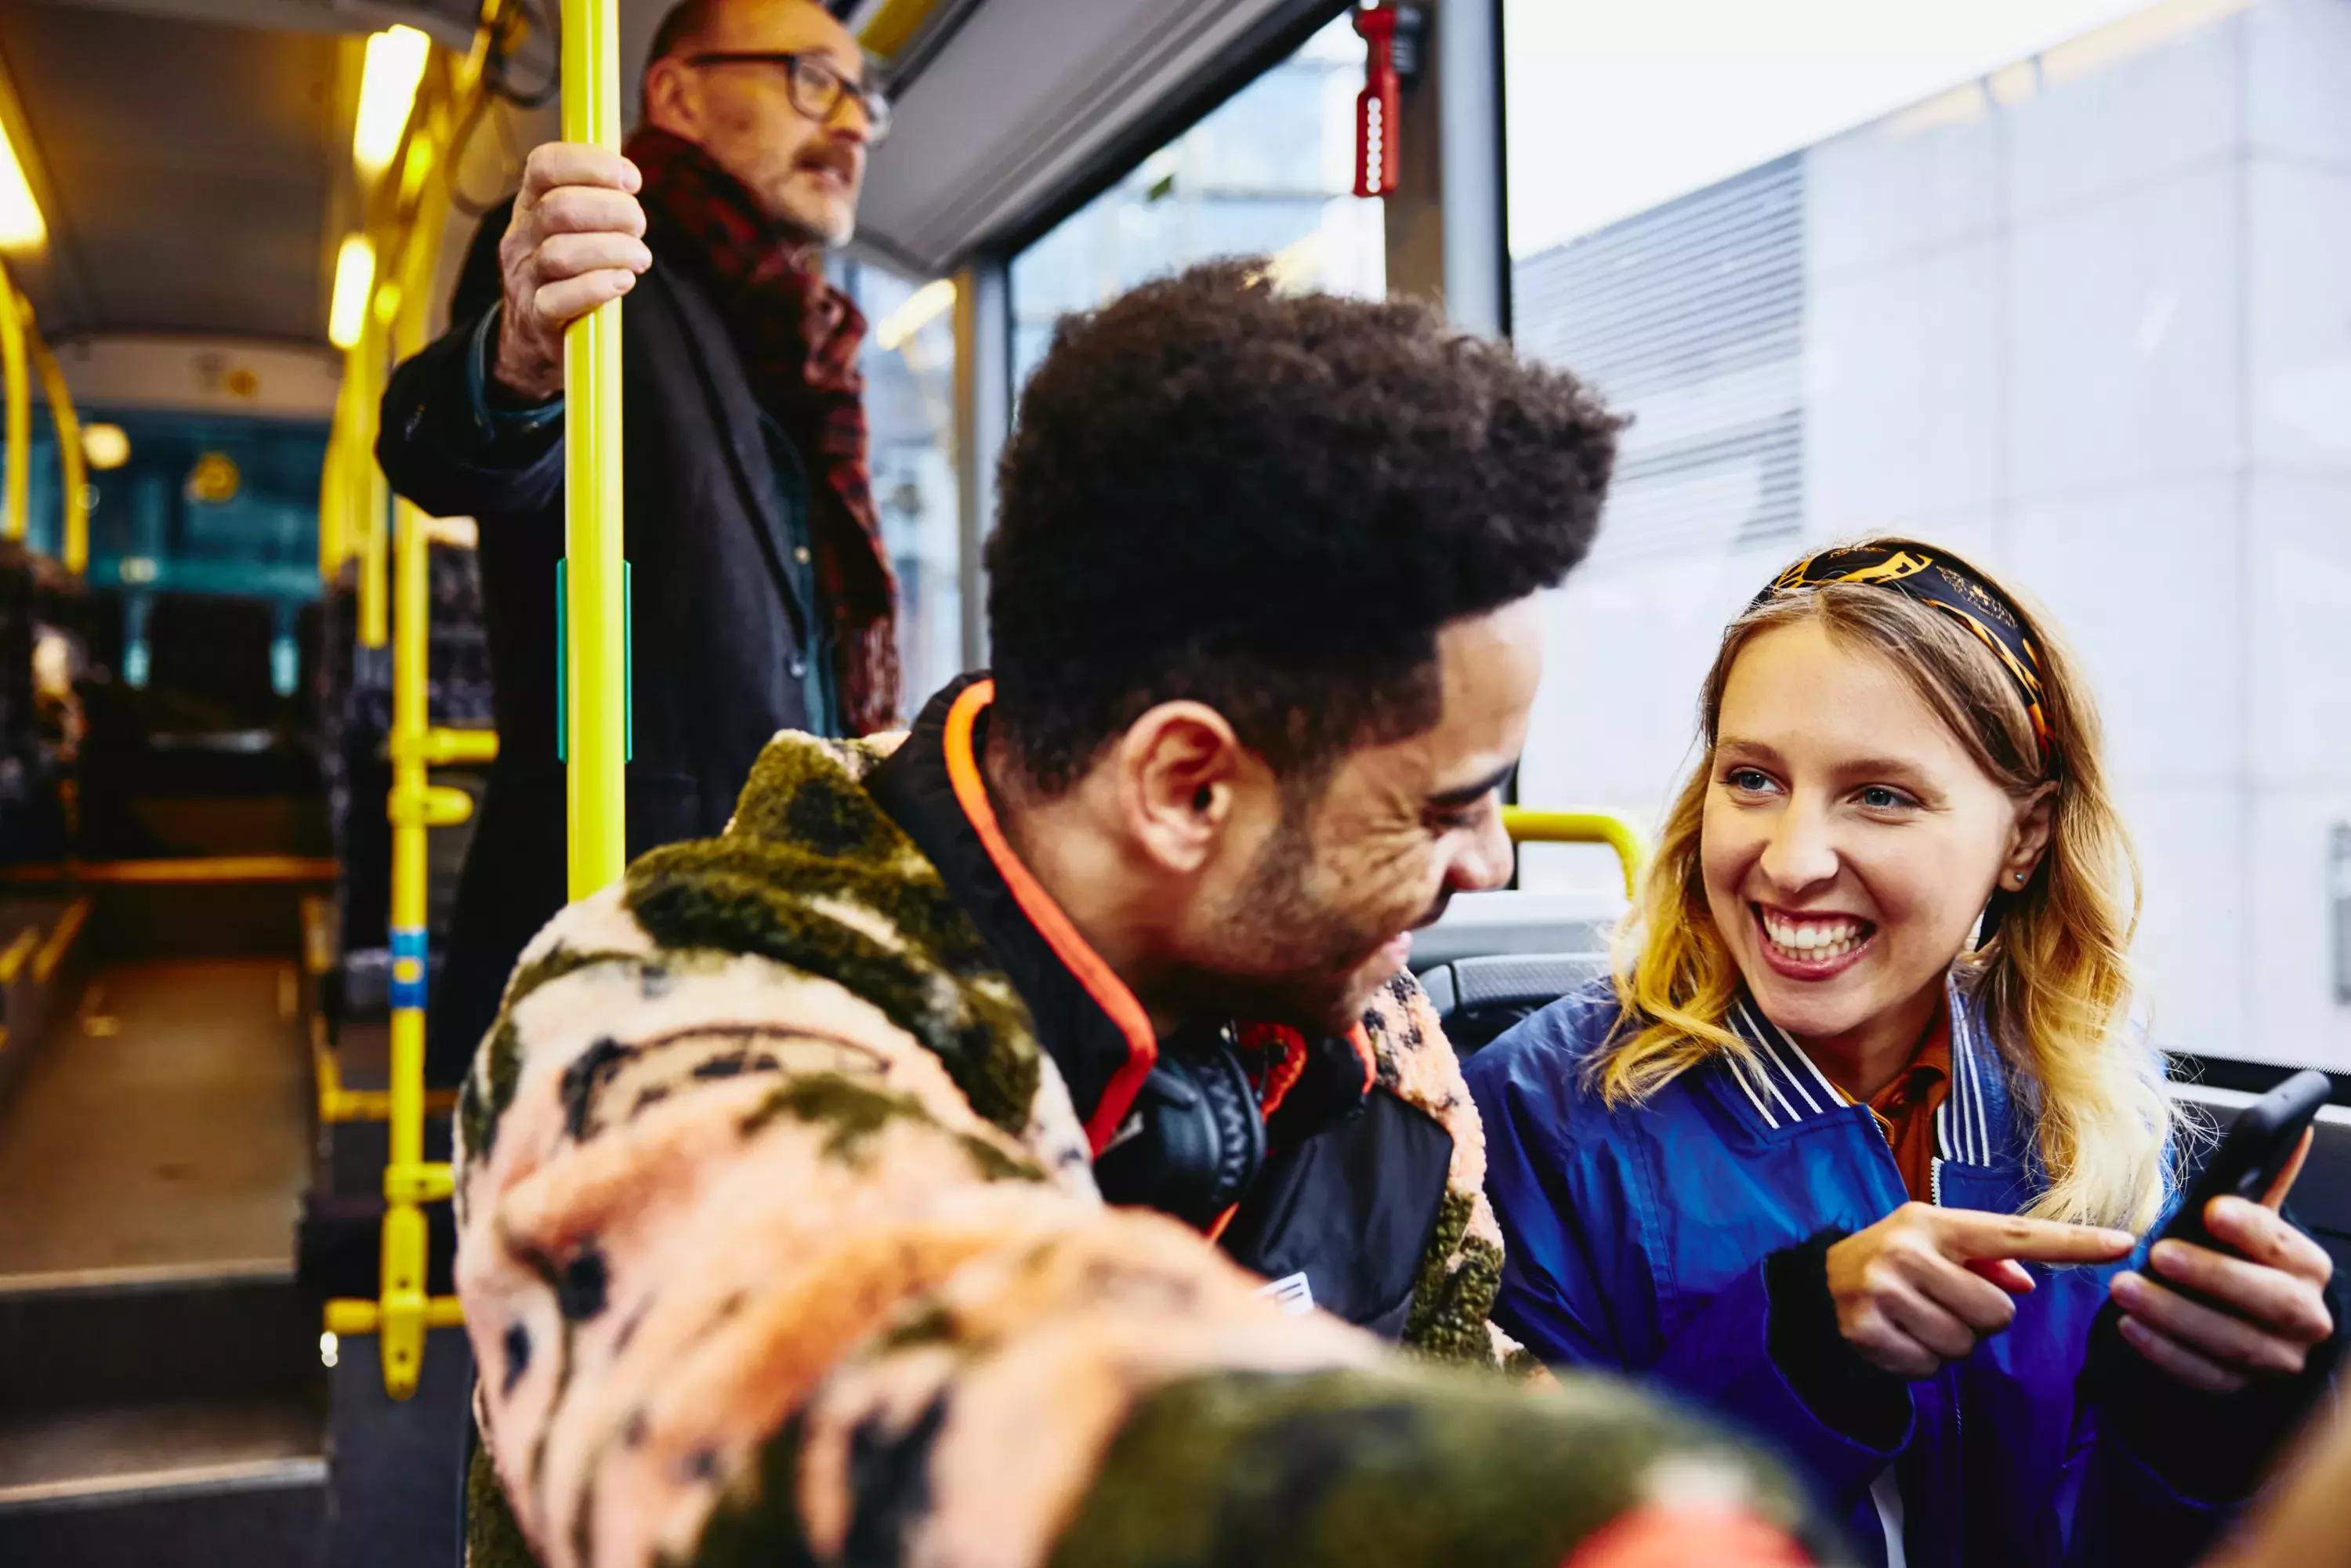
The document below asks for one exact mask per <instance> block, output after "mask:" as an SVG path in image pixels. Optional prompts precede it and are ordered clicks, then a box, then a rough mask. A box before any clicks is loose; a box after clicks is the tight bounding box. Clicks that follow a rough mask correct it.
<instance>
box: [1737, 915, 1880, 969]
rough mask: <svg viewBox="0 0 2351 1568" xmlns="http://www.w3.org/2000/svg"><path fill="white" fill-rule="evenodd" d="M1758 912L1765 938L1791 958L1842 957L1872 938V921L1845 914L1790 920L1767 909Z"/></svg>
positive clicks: (1814, 959)
mask: <svg viewBox="0 0 2351 1568" xmlns="http://www.w3.org/2000/svg"><path fill="white" fill-rule="evenodd" d="M1759 913H1760V914H1761V915H1762V920H1763V935H1764V936H1765V938H1766V939H1767V940H1769V941H1770V942H1771V946H1774V947H1776V948H1778V949H1779V950H1780V951H1781V952H1782V953H1783V954H1785V955H1786V956H1789V957H1791V958H1802V959H1810V960H1812V961H1813V962H1818V961H1820V960H1822V959H1824V958H1837V957H1842V956H1844V955H1845V954H1847V953H1850V952H1852V951H1853V950H1854V949H1855V948H1856V947H1858V946H1861V945H1862V944H1863V943H1864V942H1866V941H1868V940H1869V925H1868V924H1867V923H1866V922H1865V921H1860V920H1853V919H1849V918H1844V917H1838V918H1834V919H1829V920H1791V919H1789V918H1788V917H1787V916H1785V915H1774V914H1771V912H1770V911H1768V910H1766V911H1759Z"/></svg>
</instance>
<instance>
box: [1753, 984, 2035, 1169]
mask: <svg viewBox="0 0 2351 1568" xmlns="http://www.w3.org/2000/svg"><path fill="white" fill-rule="evenodd" d="M1945 984H1946V986H1947V987H1948V996H1949V1006H1950V1009H1951V1089H1950V1092H1949V1093H1948V1094H1946V1095H1944V1096H1943V1103H1942V1104H1941V1105H1939V1106H1938V1107H1937V1108H1936V1111H1935V1157H1936V1158H1937V1159H1938V1160H1943V1161H1949V1162H1953V1163H1957V1164H1960V1165H1970V1166H1989V1165H1991V1163H1992V1155H1993V1151H1994V1150H1995V1149H1996V1148H1997V1147H1998V1146H1999V1142H2000V1140H1999V1139H1998V1138H1997V1137H1995V1135H1994V1127H1995V1125H1996V1124H1995V1123H1994V1121H1993V1105H1992V1103H1991V1102H1992V1100H1993V1099H1994V1098H1995V1097H1998V1096H1999V1089H1998V1086H1997V1084H1996V1082H1995V1083H1993V1084H1991V1086H1990V1087H1989V1091H1988V1085H1987V1079H1988V1078H1990V1077H1991V1076H1992V1074H1993V1073H1995V1072H1996V1071H1997V1069H1996V1068H1994V1067H1993V1066H1992V1064H1991V1063H1990V1062H1989V1061H1987V1057H1988V1055H1989V1053H1990V1050H1991V1048H1990V1046H1989V1044H1988V1043H1987V1042H1986V1041H1985V1040H1984V1039H1983V1036H1982V1032H1981V1020H1980V1018H1979V1017H1978V1016H1977V1013H1976V1009H1975V1008H1974V1006H1973V1005H1972V1003H1971V1001H1970V998H1969V997H1968V995H1967V993H1966V992H1965V991H1964V990H1962V989H1961V988H1960V987H1959V977H1958V976H1957V975H1956V974H1954V975H1953V976H1951V977H1949V979H1948V980H1947V981H1946V982H1945ZM1725 1022H1727V1023H1728V1024H1729V1027H1730V1029H1731V1030H1733V1031H1734V1032H1735V1033H1737V1034H1738V1035H1739V1037H1740V1039H1742V1040H1746V1041H1747V1043H1748V1044H1749V1045H1750V1046H1752V1047H1754V1050H1755V1054H1754V1058H1753V1060H1751V1061H1746V1062H1741V1061H1739V1060H1738V1059H1737V1058H1736V1057H1732V1056H1727V1055H1726V1056H1724V1057H1723V1058H1722V1059H1721V1061H1722V1065H1723V1068H1724V1070H1725V1071H1726V1072H1727V1073H1728V1074H1729V1078H1730V1082H1732V1083H1733V1084H1735V1085H1736V1086H1737V1087H1738V1089H1739V1092H1740V1095H1741V1096H1742V1097H1743V1098H1744V1099H1745V1101H1746V1103H1747V1105H1748V1106H1749V1107H1750V1108H1751V1109H1752V1110H1753V1112H1754V1113H1755V1114H1756V1116H1758V1117H1759V1118H1761V1121H1762V1124H1763V1125H1764V1126H1765V1127H1766V1128H1767V1129H1770V1130H1771V1131H1773V1132H1778V1131H1780V1130H1782V1129H1783V1128H1792V1127H1796V1126H1801V1125H1802V1124H1805V1123H1809V1122H1814V1121H1819V1120H1821V1119H1823V1118H1825V1117H1828V1116H1832V1115H1834V1114H1835V1113H1837V1112H1839V1111H1842V1110H1843V1109H1844V1108H1845V1107H1846V1106H1849V1105H1852V1104H1854V1103H1855V1102H1854V1101H1852V1100H1850V1099H1848V1098H1846V1096H1845V1094H1844V1091H1843V1090H1841V1089H1839V1088H1838V1087H1837V1086H1836V1085H1835V1084H1834V1083H1832V1082H1829V1076H1828V1074H1827V1073H1825V1072H1823V1071H1821V1069H1820V1066H1819V1064H1818V1063H1816V1062H1814V1061H1813V1059H1812V1058H1811V1057H1810V1056H1807V1055H1806V1054H1805V1053H1804V1048H1803V1047H1802V1046H1801V1045H1798V1044H1797V1043H1796V1042H1795V1040H1793V1039H1792V1037H1791V1036H1790V1035H1789V1034H1788V1032H1787V1031H1786V1030H1782V1028H1780V1026H1779V1025H1777V1024H1775V1023H1773V1022H1772V1021H1771V1019H1767V1018H1765V1017H1764V1016H1763V1011H1762V1009H1761V1008H1758V1007H1757V1006H1756V1005H1755V1004H1754V1002H1753V1001H1752V1000H1751V999H1750V998H1749V997H1748V996H1747V995H1746V994H1745V993H1744V992H1741V993H1740V998H1739V999H1738V1000H1737V1001H1736V1002H1734V1003H1733V1004H1732V1005H1731V1009H1730V1017H1729V1019H1726V1020H1725Z"/></svg>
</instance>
